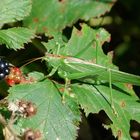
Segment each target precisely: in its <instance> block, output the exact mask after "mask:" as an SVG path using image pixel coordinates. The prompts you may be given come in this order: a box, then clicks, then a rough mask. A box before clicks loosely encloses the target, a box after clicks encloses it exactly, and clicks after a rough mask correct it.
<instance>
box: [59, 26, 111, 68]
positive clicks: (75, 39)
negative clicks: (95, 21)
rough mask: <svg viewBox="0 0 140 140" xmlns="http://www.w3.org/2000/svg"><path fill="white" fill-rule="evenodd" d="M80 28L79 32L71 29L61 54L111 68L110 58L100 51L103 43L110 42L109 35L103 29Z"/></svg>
mask: <svg viewBox="0 0 140 140" xmlns="http://www.w3.org/2000/svg"><path fill="white" fill-rule="evenodd" d="M81 27H82V29H81V30H77V29H76V28H74V29H73V31H72V36H71V39H70V40H69V41H68V43H67V45H66V47H65V48H64V50H63V54H64V55H68V56H72V57H76V58H81V59H85V60H88V61H89V60H90V61H92V62H94V63H98V64H101V65H104V66H108V67H112V63H111V62H112V58H110V56H109V55H108V56H107V55H105V54H104V52H103V50H102V45H103V44H104V42H109V41H110V34H109V33H108V32H107V31H106V30H105V29H103V28H99V29H92V28H90V27H88V26H87V25H86V24H83V25H82V26H81ZM60 54H61V53H60Z"/></svg>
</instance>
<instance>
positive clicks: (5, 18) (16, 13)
mask: <svg viewBox="0 0 140 140" xmlns="http://www.w3.org/2000/svg"><path fill="white" fill-rule="evenodd" d="M31 6H32V5H31V0H1V2H0V23H1V24H4V23H9V22H15V21H19V20H22V19H23V18H24V17H26V16H28V15H29V13H30V11H31Z"/></svg>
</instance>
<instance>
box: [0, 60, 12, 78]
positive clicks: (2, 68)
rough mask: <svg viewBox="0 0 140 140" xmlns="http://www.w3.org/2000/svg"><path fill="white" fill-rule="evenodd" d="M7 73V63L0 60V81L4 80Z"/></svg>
mask: <svg viewBox="0 0 140 140" xmlns="http://www.w3.org/2000/svg"><path fill="white" fill-rule="evenodd" d="M9 72H10V69H9V63H8V62H6V61H5V60H3V59H1V58H0V80H2V79H4V78H5V77H6V76H7V75H8V74H9Z"/></svg>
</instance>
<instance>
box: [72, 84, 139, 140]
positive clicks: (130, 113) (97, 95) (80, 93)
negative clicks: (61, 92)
mask: <svg viewBox="0 0 140 140" xmlns="http://www.w3.org/2000/svg"><path fill="white" fill-rule="evenodd" d="M72 91H73V93H75V96H76V97H77V100H78V102H79V104H80V105H81V107H82V108H83V109H84V110H85V112H86V115H88V114H89V113H91V112H92V113H98V112H99V111H100V110H104V111H105V112H106V113H107V115H108V116H109V118H110V119H111V121H112V124H110V126H108V127H110V128H111V129H112V132H113V134H114V135H115V136H118V139H131V137H130V135H129V129H130V120H131V119H134V120H136V121H138V122H140V103H138V102H137V99H136V98H135V97H132V96H130V95H129V93H128V92H126V91H124V90H122V89H120V88H119V87H117V86H114V88H113V90H112V92H113V103H114V109H115V113H114V110H113V109H112V108H111V103H110V88H109V87H108V86H104V85H98V86H91V85H85V84H82V85H78V84H75V85H72Z"/></svg>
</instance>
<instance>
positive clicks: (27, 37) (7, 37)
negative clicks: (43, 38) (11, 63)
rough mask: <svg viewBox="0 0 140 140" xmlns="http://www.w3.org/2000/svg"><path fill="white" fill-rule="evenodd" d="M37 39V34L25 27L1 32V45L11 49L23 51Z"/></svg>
mask: <svg viewBox="0 0 140 140" xmlns="http://www.w3.org/2000/svg"><path fill="white" fill-rule="evenodd" d="M34 37H35V32H34V31H33V30H31V29H28V28H24V27H17V28H10V29H5V30H0V44H5V45H6V47H7V48H10V49H14V50H17V49H21V48H23V47H24V43H28V42H30V41H31V39H32V38H34Z"/></svg>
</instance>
